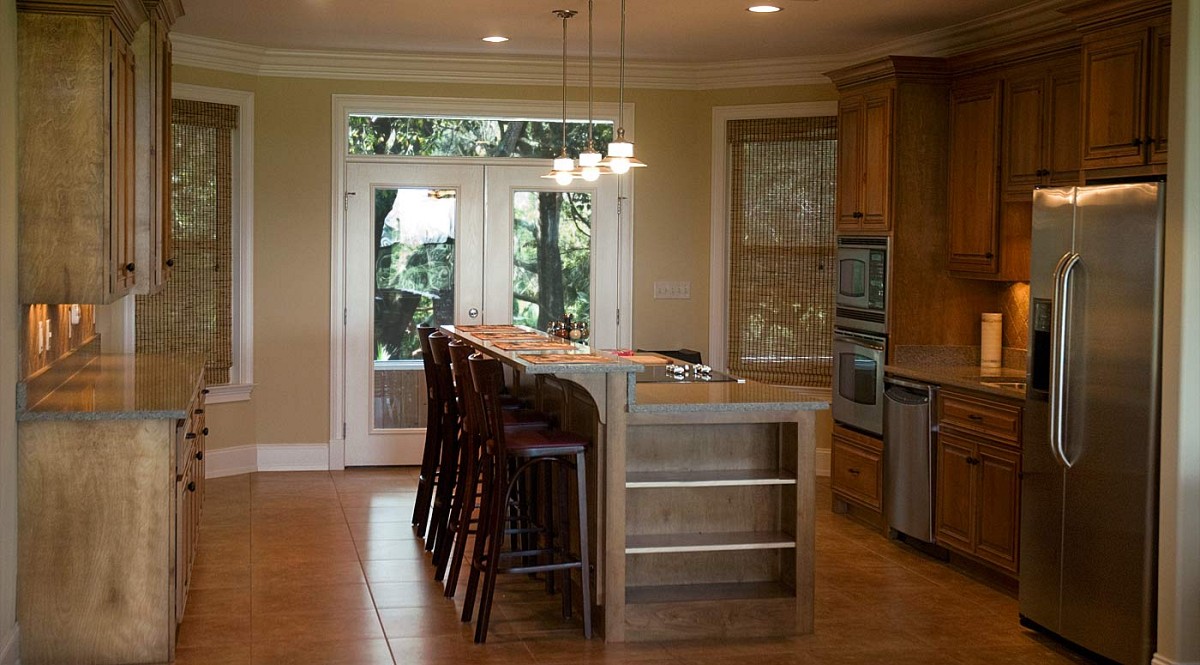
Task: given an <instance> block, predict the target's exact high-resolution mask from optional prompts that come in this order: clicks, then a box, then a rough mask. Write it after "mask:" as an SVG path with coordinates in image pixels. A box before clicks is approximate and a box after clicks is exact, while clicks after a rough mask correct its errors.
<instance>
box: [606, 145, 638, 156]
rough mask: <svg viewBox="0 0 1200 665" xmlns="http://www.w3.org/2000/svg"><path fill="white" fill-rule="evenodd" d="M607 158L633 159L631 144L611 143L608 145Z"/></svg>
mask: <svg viewBox="0 0 1200 665" xmlns="http://www.w3.org/2000/svg"><path fill="white" fill-rule="evenodd" d="M608 156H609V157H610V158H611V157H633V144H632V143H630V142H629V141H613V142H612V143H609V144H608Z"/></svg>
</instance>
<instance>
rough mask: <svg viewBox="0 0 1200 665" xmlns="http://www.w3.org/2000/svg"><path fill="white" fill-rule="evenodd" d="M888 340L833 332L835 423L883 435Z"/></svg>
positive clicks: (837, 331) (846, 332) (859, 334)
mask: <svg viewBox="0 0 1200 665" xmlns="http://www.w3.org/2000/svg"><path fill="white" fill-rule="evenodd" d="M886 360H887V338H886V337H877V336H875V335H867V334H862V333H857V332H852V331H849V330H842V329H836V328H835V329H834V331H833V419H834V420H835V421H837V422H840V423H843V424H845V425H849V426H851V427H854V428H855V429H859V430H862V431H864V432H870V433H872V434H877V435H880V436H882V435H883V365H884V363H885V362H886Z"/></svg>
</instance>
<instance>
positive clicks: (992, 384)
mask: <svg viewBox="0 0 1200 665" xmlns="http://www.w3.org/2000/svg"><path fill="white" fill-rule="evenodd" d="M980 383H982V384H983V385H985V386H988V387H989V388H1007V389H1009V390H1025V382H1024V381H980Z"/></svg>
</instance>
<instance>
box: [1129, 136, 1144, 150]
mask: <svg viewBox="0 0 1200 665" xmlns="http://www.w3.org/2000/svg"><path fill="white" fill-rule="evenodd" d="M1131 143H1132V144H1133V147H1135V148H1137V147H1140V146H1141V145H1142V143H1144V141H1142V139H1141V138H1135V139H1133V141H1131Z"/></svg>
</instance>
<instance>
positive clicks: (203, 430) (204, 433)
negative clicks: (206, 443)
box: [200, 427, 208, 436]
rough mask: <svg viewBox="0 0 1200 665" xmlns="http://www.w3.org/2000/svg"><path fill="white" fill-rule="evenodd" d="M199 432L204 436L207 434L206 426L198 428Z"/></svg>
mask: <svg viewBox="0 0 1200 665" xmlns="http://www.w3.org/2000/svg"><path fill="white" fill-rule="evenodd" d="M200 433H201V434H203V435H204V436H208V428H207V427H205V428H204V429H202V430H200Z"/></svg>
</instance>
